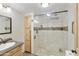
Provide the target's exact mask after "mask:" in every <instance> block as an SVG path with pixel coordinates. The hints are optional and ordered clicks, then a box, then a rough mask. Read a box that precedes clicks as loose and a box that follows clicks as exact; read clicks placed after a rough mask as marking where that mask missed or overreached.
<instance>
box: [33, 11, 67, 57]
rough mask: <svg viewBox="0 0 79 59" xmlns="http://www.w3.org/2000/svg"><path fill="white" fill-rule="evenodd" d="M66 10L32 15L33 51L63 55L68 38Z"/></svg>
mask: <svg viewBox="0 0 79 59" xmlns="http://www.w3.org/2000/svg"><path fill="white" fill-rule="evenodd" d="M67 12H68V11H67V10H65V11H60V12H52V13H51V15H50V16H46V15H45V14H42V15H37V16H34V20H37V21H38V22H39V23H34V27H33V30H34V53H35V54H36V55H41V56H43V55H55V56H57V55H65V50H66V49H67V39H68V20H67Z"/></svg>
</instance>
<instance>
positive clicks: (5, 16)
mask: <svg viewBox="0 0 79 59" xmlns="http://www.w3.org/2000/svg"><path fill="white" fill-rule="evenodd" d="M0 16H2V17H6V18H9V19H10V32H5V33H0V35H2V34H11V33H12V18H11V17H7V16H3V15H0Z"/></svg>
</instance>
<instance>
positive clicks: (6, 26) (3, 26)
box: [0, 15, 12, 34]
mask: <svg viewBox="0 0 79 59" xmlns="http://www.w3.org/2000/svg"><path fill="white" fill-rule="evenodd" d="M11 32H12V19H11V18H10V17H6V16H2V15H0V34H9V33H11Z"/></svg>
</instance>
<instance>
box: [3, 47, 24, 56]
mask: <svg viewBox="0 0 79 59" xmlns="http://www.w3.org/2000/svg"><path fill="white" fill-rule="evenodd" d="M22 55H23V53H22V47H21V46H19V47H16V48H14V49H13V50H11V51H9V52H7V53H5V54H4V55H3V56H22Z"/></svg>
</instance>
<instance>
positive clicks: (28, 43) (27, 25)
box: [24, 16, 31, 53]
mask: <svg viewBox="0 0 79 59" xmlns="http://www.w3.org/2000/svg"><path fill="white" fill-rule="evenodd" d="M24 33H25V37H24V38H25V40H24V46H25V51H27V52H30V53H31V16H25V19H24Z"/></svg>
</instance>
